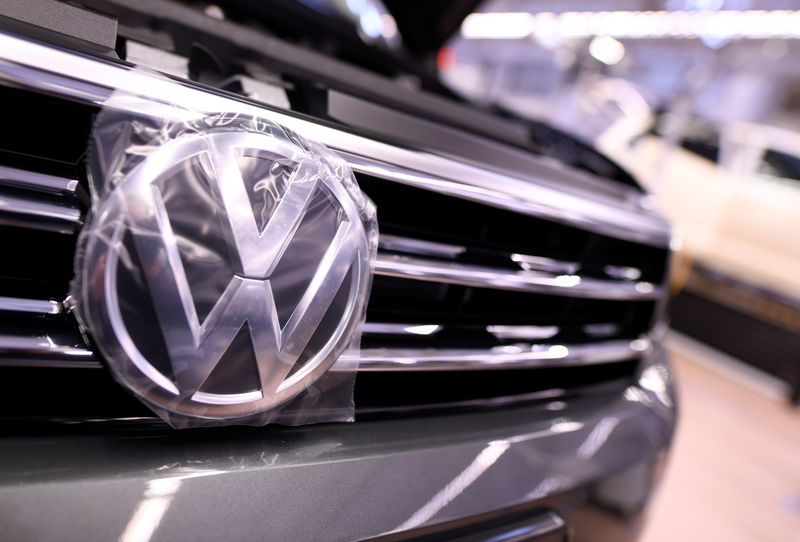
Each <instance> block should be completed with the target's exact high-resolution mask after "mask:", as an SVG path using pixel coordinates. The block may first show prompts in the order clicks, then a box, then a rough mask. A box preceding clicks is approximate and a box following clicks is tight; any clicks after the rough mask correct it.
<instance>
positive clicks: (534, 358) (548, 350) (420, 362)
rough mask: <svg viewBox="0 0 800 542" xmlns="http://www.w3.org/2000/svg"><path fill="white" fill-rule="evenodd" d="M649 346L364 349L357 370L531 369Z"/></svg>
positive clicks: (630, 355) (590, 361)
mask: <svg viewBox="0 0 800 542" xmlns="http://www.w3.org/2000/svg"><path fill="white" fill-rule="evenodd" d="M649 347H650V343H649V341H648V340H647V339H636V340H633V341H606V342H598V343H592V344H581V345H562V344H533V345H524V346H521V345H511V346H500V347H497V348H492V349H453V350H442V349H438V350H437V349H397V348H374V349H372V348H371V349H363V350H362V351H361V354H360V356H359V367H358V370H359V371H396V370H398V369H400V370H406V371H469V370H484V371H485V370H492V369H523V368H524V369H531V368H545V367H562V366H578V365H597V364H602V363H621V362H624V361H629V360H632V359H636V358H638V357H640V356H641V355H642V352H644V351H645V350H647V349H648V348H649Z"/></svg>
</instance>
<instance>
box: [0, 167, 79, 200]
mask: <svg viewBox="0 0 800 542" xmlns="http://www.w3.org/2000/svg"><path fill="white" fill-rule="evenodd" d="M0 183H2V184H11V185H19V186H23V187H26V188H37V189H40V190H47V191H52V192H73V193H74V192H75V191H76V190H77V188H78V184H79V183H78V180H77V179H68V178H65V177H57V176H55V175H47V174H44V173H37V172H34V171H29V170H26V169H17V168H12V167H6V166H3V165H0Z"/></svg>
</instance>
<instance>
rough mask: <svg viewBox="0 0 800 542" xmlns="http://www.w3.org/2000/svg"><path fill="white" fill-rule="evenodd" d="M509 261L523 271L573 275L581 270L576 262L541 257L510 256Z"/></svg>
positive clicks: (526, 255)
mask: <svg viewBox="0 0 800 542" xmlns="http://www.w3.org/2000/svg"><path fill="white" fill-rule="evenodd" d="M511 261H513V262H514V263H516V264H518V265H519V266H520V267H521V268H522V269H523V270H525V271H547V272H550V273H566V274H567V275H574V274H575V273H577V272H578V271H579V270H580V268H581V264H579V263H578V262H565V261H561V260H554V259H552V258H542V257H541V256H529V255H528V254H512V255H511Z"/></svg>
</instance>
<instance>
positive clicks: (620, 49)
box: [589, 36, 625, 66]
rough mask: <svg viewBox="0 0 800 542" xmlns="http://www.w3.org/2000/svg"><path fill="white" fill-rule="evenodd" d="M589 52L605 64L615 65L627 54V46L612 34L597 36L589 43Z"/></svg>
mask: <svg viewBox="0 0 800 542" xmlns="http://www.w3.org/2000/svg"><path fill="white" fill-rule="evenodd" d="M589 54H590V55H592V57H594V58H595V59H597V60H599V61H600V62H602V63H603V64H606V65H608V66H613V65H614V64H618V63H619V61H620V60H622V58H623V57H624V56H625V46H624V45H622V43H620V42H619V41H617V40H615V39H614V38H612V37H611V36H597V37H596V38H594V39H593V40H592V42H591V43H590V44H589Z"/></svg>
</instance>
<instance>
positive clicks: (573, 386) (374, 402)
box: [355, 361, 638, 416]
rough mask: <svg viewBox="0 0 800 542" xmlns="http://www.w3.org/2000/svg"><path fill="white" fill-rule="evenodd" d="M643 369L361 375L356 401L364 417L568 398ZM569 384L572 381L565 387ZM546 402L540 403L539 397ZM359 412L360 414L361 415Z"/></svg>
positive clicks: (622, 366) (609, 366)
mask: <svg viewBox="0 0 800 542" xmlns="http://www.w3.org/2000/svg"><path fill="white" fill-rule="evenodd" d="M637 366H638V362H636V361H628V362H624V363H609V364H603V365H594V366H588V367H558V368H544V369H543V368H538V369H514V370H496V371H461V372H458V373H454V372H453V371H420V372H385V373H383V372H374V373H359V375H358V377H357V378H356V387H355V401H356V405H357V407H358V408H359V409H361V411H362V412H363V413H364V414H371V415H373V416H374V415H376V414H378V413H379V412H381V411H386V410H389V409H397V410H400V411H402V410H403V407H408V408H415V407H419V406H427V407H430V408H431V409H432V410H435V407H436V405H452V406H457V405H458V404H459V403H464V404H469V403H470V402H477V403H480V402H481V401H483V400H492V399H498V398H499V399H501V400H502V399H511V400H512V401H513V398H514V397H515V396H518V397H520V398H521V397H524V396H526V395H528V396H530V395H533V394H535V393H536V392H544V391H548V392H551V393H550V395H552V396H553V397H559V396H563V395H564V393H566V392H568V389H570V390H573V391H578V390H580V389H581V388H584V387H587V386H596V385H599V384H605V383H610V382H614V381H620V384H621V385H625V384H623V383H622V382H623V381H624V382H627V381H629V379H630V378H631V377H632V376H633V374H634V373H635V371H636V368H637ZM565 382H569V386H566V388H568V389H565V385H564V383H565ZM539 400H541V399H539ZM356 412H357V413H358V410H357V411H356Z"/></svg>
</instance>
